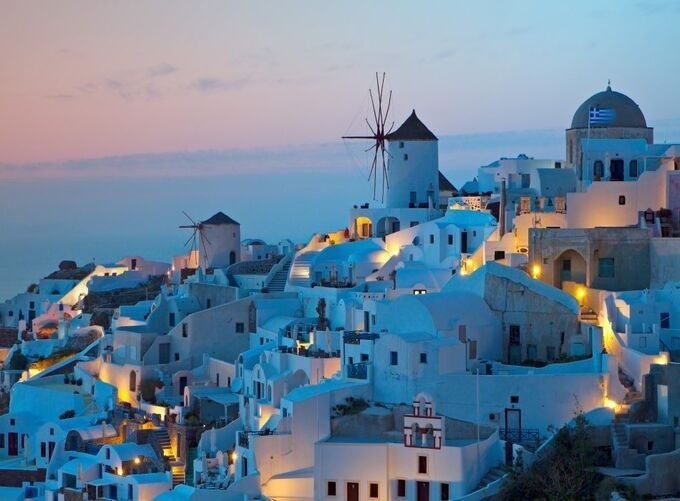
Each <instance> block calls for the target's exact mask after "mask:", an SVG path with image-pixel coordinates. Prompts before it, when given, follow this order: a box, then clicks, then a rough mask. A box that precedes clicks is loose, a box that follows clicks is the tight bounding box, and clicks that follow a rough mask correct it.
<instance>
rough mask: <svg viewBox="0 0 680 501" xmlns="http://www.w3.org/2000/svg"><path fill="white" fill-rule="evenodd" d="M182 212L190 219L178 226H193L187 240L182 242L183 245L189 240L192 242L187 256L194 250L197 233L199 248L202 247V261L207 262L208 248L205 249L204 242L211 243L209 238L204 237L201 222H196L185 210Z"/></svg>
mask: <svg viewBox="0 0 680 501" xmlns="http://www.w3.org/2000/svg"><path fill="white" fill-rule="evenodd" d="M182 214H184V215H185V216H186V218H187V219H188V220H189V221H191V224H185V225H180V228H193V230H194V231H193V232H192V233H191V236H190V237H189V238H188V239H187V241H186V242H184V246H185V247H186V246H187V245H188V244H189V242H192V244H191V250H190V251H189V256H192V255H193V253H194V251H195V250H196V234H197V233H198V236H199V237H200V239H201V248H202V249H203V262H204V263H207V262H208V250H207V247H206V244H208V245H212V244H211V243H210V240H208V237H206V236H205V235H204V233H203V223H202V222H198V223H197V222H196V221H194V220H193V219H192V218H191V216H189V214H187V213H186V212H185V211H182Z"/></svg>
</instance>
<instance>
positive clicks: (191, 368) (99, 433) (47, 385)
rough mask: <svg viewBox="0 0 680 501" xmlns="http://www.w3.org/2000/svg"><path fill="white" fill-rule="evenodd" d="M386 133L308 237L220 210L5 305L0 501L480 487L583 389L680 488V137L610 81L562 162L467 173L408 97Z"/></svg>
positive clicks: (657, 488) (492, 489)
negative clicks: (257, 230)
mask: <svg viewBox="0 0 680 501" xmlns="http://www.w3.org/2000/svg"><path fill="white" fill-rule="evenodd" d="M594 110H595V111H597V110H600V111H601V110H607V111H608V113H605V114H601V115H596V114H594ZM595 116H606V117H607V120H605V121H603V120H594V118H593V117H595ZM387 142H388V146H389V152H390V155H389V186H388V188H387V192H386V197H385V200H386V203H385V204H384V206H381V207H372V206H371V205H370V204H367V203H364V204H358V205H356V206H354V208H352V209H350V211H349V220H348V223H347V227H346V228H342V229H340V230H337V231H335V230H333V231H330V232H327V233H319V234H316V235H314V236H313V238H312V239H311V240H310V241H309V242H308V243H307V244H306V245H301V246H297V247H296V246H295V245H294V244H293V243H292V242H290V241H287V240H286V241H282V242H279V243H278V244H277V245H268V244H266V243H265V242H263V241H262V240H257V239H250V240H244V241H241V236H240V225H239V223H237V222H236V221H234V220H233V219H232V218H230V217H228V216H226V215H225V214H223V213H218V214H215V215H214V216H212V217H211V218H209V219H207V220H205V221H203V222H201V223H198V224H195V225H193V226H192V228H193V229H194V230H195V231H196V232H197V240H198V242H199V248H198V250H196V251H193V252H191V253H190V254H189V255H187V256H180V257H177V258H175V259H174V260H173V262H172V264H171V265H170V264H163V263H156V262H148V261H145V260H144V259H142V258H140V257H129V258H125V259H124V260H122V261H120V262H119V263H116V264H113V265H106V266H103V265H98V266H94V265H88V266H85V267H81V268H78V267H77V266H75V263H70V262H64V263H62V265H63V266H61V267H60V268H61V269H60V270H59V271H58V272H55V274H53V275H51V276H50V277H48V278H46V279H44V280H42V281H41V282H40V283H39V284H36V285H35V286H33V287H31V288H30V290H29V291H28V292H26V293H22V294H19V295H17V296H15V297H14V298H12V299H11V300H8V301H6V302H5V303H3V304H0V326H1V327H2V328H1V329H0V334H1V336H0V341H1V342H2V346H1V347H0V349H1V351H0V354H1V355H2V357H3V358H4V366H3V370H2V371H1V372H0V384H1V385H2V388H3V390H4V392H8V393H9V397H10V398H9V409H8V410H9V412H8V413H7V414H4V415H2V416H0V485H3V486H4V487H0V490H2V492H1V493H0V494H1V496H2V498H3V499H46V500H59V501H61V500H71V499H116V500H131V499H159V500H174V499H187V500H188V499H196V500H200V499H208V500H210V499H234V500H236V499H239V500H240V499H288V500H312V499H323V500H348V501H359V500H367V501H369V500H387V499H397V500H399V499H404V500H407V499H408V500H417V501H428V500H452V499H467V500H473V499H483V498H484V497H486V496H489V495H493V494H494V493H497V492H498V491H499V489H500V487H501V486H502V484H503V482H504V481H505V477H504V470H503V469H502V468H501V466H502V465H503V464H507V463H508V462H511V461H512V460H513V457H515V456H516V455H517V453H518V451H520V450H522V451H523V453H524V459H525V462H527V463H531V461H533V460H535V459H536V458H539V457H540V455H541V451H542V447H545V444H546V443H547V442H549V441H550V438H551V436H552V432H553V430H555V429H556V428H559V427H561V426H563V425H565V424H566V423H568V422H569V421H570V419H571V418H572V417H573V415H574V412H575V410H582V411H584V412H586V413H587V415H588V416H589V417H590V419H591V422H592V423H593V424H596V425H598V426H602V427H604V429H606V428H607V427H609V428H610V430H611V432H610V434H605V435H606V436H607V437H609V438H608V439H607V441H606V442H607V443H605V444H603V445H605V446H607V447H609V448H610V449H611V451H612V463H613V466H614V470H613V471H616V470H617V469H618V470H621V471H623V470H625V471H627V473H628V474H629V476H628V477H627V478H626V479H624V480H623V481H625V482H628V483H630V484H631V485H633V486H635V487H636V488H637V489H638V491H639V492H640V493H642V494H653V495H664V494H671V493H676V492H679V491H680V479H679V478H678V476H677V475H673V474H670V473H669V472H673V471H674V470H673V469H674V468H675V471H677V468H680V422H679V421H680V378H678V375H679V373H680V369H679V367H680V365H678V364H677V363H675V362H677V361H678V360H679V358H678V357H679V356H680V266H678V263H679V262H680V238H678V237H680V145H666V144H664V145H660V144H654V142H653V129H652V128H650V127H647V124H646V121H645V118H644V116H643V114H642V112H641V111H640V109H639V107H638V106H637V105H636V104H635V103H634V102H633V101H632V100H631V99H630V98H628V97H627V96H625V95H623V94H620V93H618V92H615V91H613V90H611V88H610V87H607V89H606V90H605V91H603V92H600V93H598V94H595V95H594V96H592V97H591V98H589V99H588V100H586V101H585V102H584V103H583V104H582V105H581V106H580V107H579V108H578V110H577V111H576V113H575V115H574V119H573V122H572V124H571V127H570V128H569V129H567V131H566V160H560V159H554V160H544V159H540V160H539V159H533V158H529V157H527V156H526V155H519V156H518V157H516V158H502V159H500V160H498V161H496V162H494V163H492V164H490V165H487V166H483V167H480V168H479V173H478V176H477V177H476V178H475V180H474V181H471V182H469V183H467V184H466V185H465V186H464V187H463V188H462V189H461V191H460V192H458V191H457V190H455V188H453V186H451V184H450V183H449V182H448V181H447V180H446V178H445V177H444V176H443V175H442V174H441V173H440V171H439V165H438V140H437V137H436V136H435V135H434V134H433V133H432V132H431V131H430V130H428V128H427V127H426V126H425V125H424V124H423V123H422V122H421V121H420V119H419V118H418V117H417V116H416V114H415V112H413V113H412V114H411V115H410V116H409V117H408V118H407V119H406V121H405V122H404V123H403V124H402V125H401V127H399V128H398V129H397V130H396V131H394V132H392V133H391V134H389V135H388V136H387ZM153 276H156V277H157V276H162V277H163V280H162V281H163V283H162V285H161V287H160V293H159V294H158V295H157V296H156V297H154V298H149V299H147V300H143V301H139V302H136V303H135V304H132V305H127V306H119V307H117V308H115V310H113V312H112V318H111V322H110V325H106V326H105V328H103V327H100V326H91V325H90V324H91V323H92V319H93V313H92V311H91V310H87V308H86V307H85V299H86V298H87V297H88V295H89V294H92V293H93V292H102V293H103V292H111V291H114V292H116V291H117V292H120V293H121V294H124V291H125V290H129V289H131V288H135V287H139V286H144V284H145V283H146V282H147V281H148V280H149V278H150V277H153ZM86 311H87V312H86ZM624 414H625V415H626V416H627V418H628V420H627V421H626V420H623V419H620V418H621V416H622V415H624ZM631 472H632V474H631Z"/></svg>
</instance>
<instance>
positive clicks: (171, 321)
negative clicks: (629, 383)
mask: <svg viewBox="0 0 680 501" xmlns="http://www.w3.org/2000/svg"><path fill="white" fill-rule="evenodd" d="M168 323H169V324H170V327H174V326H175V314H174V313H170V314H169V315H168Z"/></svg>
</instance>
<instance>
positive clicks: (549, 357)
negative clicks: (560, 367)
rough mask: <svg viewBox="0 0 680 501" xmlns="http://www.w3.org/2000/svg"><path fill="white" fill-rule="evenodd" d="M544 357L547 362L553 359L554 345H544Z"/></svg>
mask: <svg viewBox="0 0 680 501" xmlns="http://www.w3.org/2000/svg"><path fill="white" fill-rule="evenodd" d="M545 358H546V360H548V361H549V362H552V361H553V360H555V347H554V346H546V347H545Z"/></svg>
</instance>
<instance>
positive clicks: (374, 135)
mask: <svg viewBox="0 0 680 501" xmlns="http://www.w3.org/2000/svg"><path fill="white" fill-rule="evenodd" d="M366 125H368V128H369V129H371V133H373V136H372V137H371V139H376V138H377V136H378V135H377V134H376V132H375V131H374V130H373V127H371V124H370V123H369V121H368V118H367V119H366Z"/></svg>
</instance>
